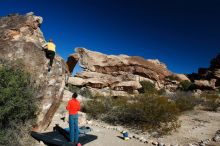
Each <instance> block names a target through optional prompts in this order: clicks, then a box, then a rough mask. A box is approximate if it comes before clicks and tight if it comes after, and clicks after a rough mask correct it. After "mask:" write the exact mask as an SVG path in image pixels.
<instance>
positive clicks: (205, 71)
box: [188, 54, 220, 90]
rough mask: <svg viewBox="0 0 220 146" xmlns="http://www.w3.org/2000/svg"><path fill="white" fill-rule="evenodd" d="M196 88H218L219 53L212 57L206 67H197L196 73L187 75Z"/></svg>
mask: <svg viewBox="0 0 220 146" xmlns="http://www.w3.org/2000/svg"><path fill="white" fill-rule="evenodd" d="M188 77H189V78H190V80H191V81H192V82H194V85H195V88H196V89H201V90H204V89H208V90H219V87H220V54H219V55H217V56H216V57H215V58H213V59H212V60H211V62H210V66H209V67H208V68H199V69H198V73H193V74H190V75H188Z"/></svg>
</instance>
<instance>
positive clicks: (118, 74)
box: [67, 48, 172, 95]
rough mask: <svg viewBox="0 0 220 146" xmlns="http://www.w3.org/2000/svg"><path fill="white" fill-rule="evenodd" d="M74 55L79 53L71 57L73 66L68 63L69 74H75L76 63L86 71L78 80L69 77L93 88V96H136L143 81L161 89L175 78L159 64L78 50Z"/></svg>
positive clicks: (70, 81)
mask: <svg viewBox="0 0 220 146" xmlns="http://www.w3.org/2000/svg"><path fill="white" fill-rule="evenodd" d="M75 51H76V53H74V54H72V55H70V56H69V58H72V61H73V63H72V64H71V61H69V62H67V65H68V64H71V66H69V71H70V72H71V71H72V70H73V68H74V66H75V64H76V61H79V65H80V66H81V67H82V68H83V69H84V70H83V71H82V72H80V73H77V74H76V75H75V77H70V79H69V83H70V84H73V85H75V86H81V87H82V86H86V87H91V91H93V92H98V93H99V92H101V93H103V94H108V93H111V94H112V93H114V95H128V94H136V93H138V91H137V89H139V88H141V85H140V83H139V82H140V81H143V80H145V81H150V82H153V83H155V84H157V85H158V86H157V87H158V88H161V87H163V80H164V78H165V77H166V76H169V75H172V73H171V72H170V71H169V70H168V69H167V67H166V65H165V64H163V63H161V62H160V61H159V60H152V59H148V60H145V59H144V58H141V57H137V56H127V55H118V56H117V55H106V54H102V53H99V52H95V51H90V50H87V49H85V48H76V50H75ZM92 88H93V89H92ZM108 90H109V91H108ZM110 91H111V92H110Z"/></svg>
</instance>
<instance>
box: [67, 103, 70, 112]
mask: <svg viewBox="0 0 220 146" xmlns="http://www.w3.org/2000/svg"><path fill="white" fill-rule="evenodd" d="M69 109H70V103H69V102H68V104H67V106H66V110H69Z"/></svg>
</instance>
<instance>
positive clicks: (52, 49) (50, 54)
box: [43, 39, 56, 72]
mask: <svg viewBox="0 0 220 146" xmlns="http://www.w3.org/2000/svg"><path fill="white" fill-rule="evenodd" d="M43 48H45V49H46V50H45V52H46V57H47V58H48V59H50V63H49V67H48V71H49V72H50V70H51V68H52V65H53V59H54V56H55V54H56V45H55V44H54V43H53V40H52V39H49V41H48V42H47V43H45V44H44V45H43Z"/></svg>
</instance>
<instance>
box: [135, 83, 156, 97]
mask: <svg viewBox="0 0 220 146" xmlns="http://www.w3.org/2000/svg"><path fill="white" fill-rule="evenodd" d="M140 84H141V86H142V87H141V88H140V89H139V92H140V93H148V94H154V93H156V92H157V90H156V88H155V84H154V83H151V82H149V81H141V82H140Z"/></svg>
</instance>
